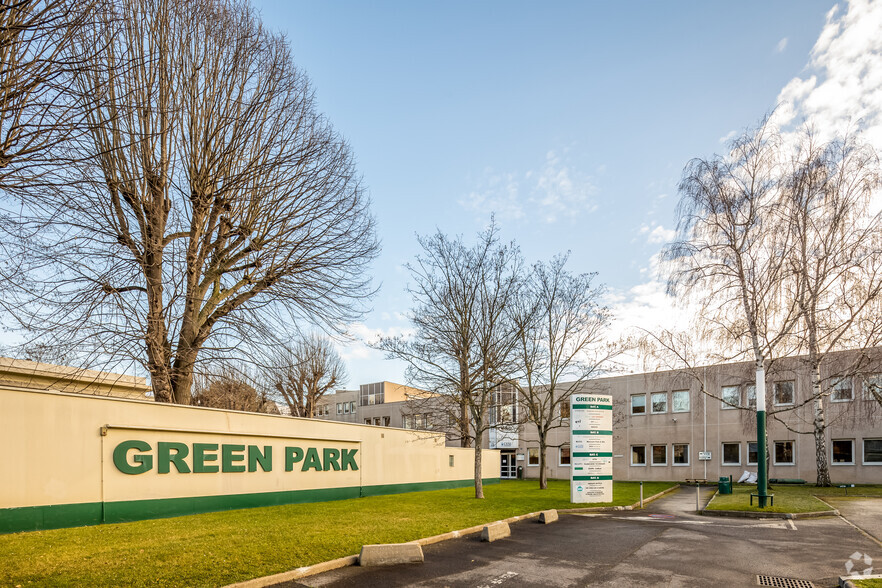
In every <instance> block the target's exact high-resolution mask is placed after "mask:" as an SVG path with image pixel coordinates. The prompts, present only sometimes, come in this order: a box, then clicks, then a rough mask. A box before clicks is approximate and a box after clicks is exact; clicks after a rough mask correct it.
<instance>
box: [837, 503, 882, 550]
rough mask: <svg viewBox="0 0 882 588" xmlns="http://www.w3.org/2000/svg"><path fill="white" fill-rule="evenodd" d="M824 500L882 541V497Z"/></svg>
mask: <svg viewBox="0 0 882 588" xmlns="http://www.w3.org/2000/svg"><path fill="white" fill-rule="evenodd" d="M823 500H824V502H826V503H827V504H829V505H830V506H832V507H833V508H835V509H837V510H838V511H839V513H840V514H841V515H842V516H843V517H845V518H846V519H848V520H849V521H851V522H852V523H854V524H855V525H857V526H858V527H860V528H861V529H863V530H864V531H866V532H867V533H869V534H870V535H872V536H873V537H875V538H876V540H877V541H880V542H882V498H840V497H837V498H826V497H825V498H823Z"/></svg>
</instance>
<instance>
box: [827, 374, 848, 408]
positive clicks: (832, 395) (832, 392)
mask: <svg viewBox="0 0 882 588" xmlns="http://www.w3.org/2000/svg"><path fill="white" fill-rule="evenodd" d="M846 380H847V381H848V382H849V387H848V391H849V397H848V398H839V399H837V398H836V392H837V391H838V389H837V386H839V385H840V384H841V383H842V382H845V381H846ZM853 400H854V378H852V377H851V376H846V377H843V378H839V380H837V381H836V383H835V384H833V385H832V386H830V402H852V401H853Z"/></svg>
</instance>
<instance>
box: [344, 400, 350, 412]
mask: <svg viewBox="0 0 882 588" xmlns="http://www.w3.org/2000/svg"><path fill="white" fill-rule="evenodd" d="M343 414H349V403H348V402H344V403H343Z"/></svg>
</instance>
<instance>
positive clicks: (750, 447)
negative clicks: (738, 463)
mask: <svg viewBox="0 0 882 588" xmlns="http://www.w3.org/2000/svg"><path fill="white" fill-rule="evenodd" d="M758 453H759V445H758V444H757V443H756V441H749V442H748V443H747V465H756V464H757V463H758V462H759V460H758V459H757V454H758Z"/></svg>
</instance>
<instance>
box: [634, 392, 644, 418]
mask: <svg viewBox="0 0 882 588" xmlns="http://www.w3.org/2000/svg"><path fill="white" fill-rule="evenodd" d="M631 414H646V394H635V395H634V396H632V397H631Z"/></svg>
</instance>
